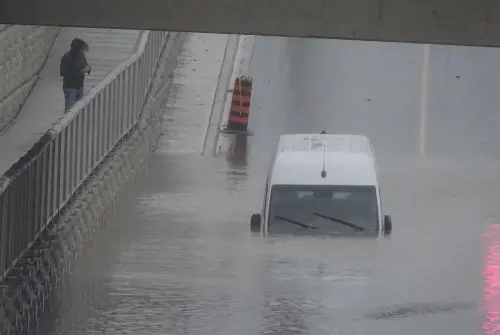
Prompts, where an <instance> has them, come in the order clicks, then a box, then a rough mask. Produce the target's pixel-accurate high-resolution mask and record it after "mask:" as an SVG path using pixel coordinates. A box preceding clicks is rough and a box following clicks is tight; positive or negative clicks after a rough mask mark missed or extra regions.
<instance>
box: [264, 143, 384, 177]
mask: <svg viewBox="0 0 500 335" xmlns="http://www.w3.org/2000/svg"><path fill="white" fill-rule="evenodd" d="M323 162H325V171H326V177H325V178H322V177H321V171H322V170H323ZM270 182H271V184H279V185H360V186H361V185H371V186H378V182H377V173H376V167H375V158H374V150H373V147H372V145H371V143H370V140H369V139H368V138H367V137H366V136H363V135H341V134H326V135H321V134H294V135H282V136H281V137H280V141H279V144H278V152H277V155H276V158H275V162H274V166H273V171H272V178H271V181H270Z"/></svg>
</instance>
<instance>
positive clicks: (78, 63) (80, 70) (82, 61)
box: [59, 38, 91, 112]
mask: <svg viewBox="0 0 500 335" xmlns="http://www.w3.org/2000/svg"><path fill="white" fill-rule="evenodd" d="M88 50H89V46H88V44H87V43H86V42H85V41H84V40H82V39H80V38H74V39H73V40H72V41H71V48H70V50H69V51H68V52H66V53H65V54H64V56H62V58H61V65H60V69H59V72H60V75H61V77H63V92H64V111H65V112H67V111H68V109H70V108H71V106H73V105H74V104H75V103H76V102H77V101H78V100H80V99H81V98H82V97H83V93H84V92H83V87H84V82H85V73H87V74H90V70H91V69H90V66H89V64H88V63H87V59H86V58H85V52H87V51H88Z"/></svg>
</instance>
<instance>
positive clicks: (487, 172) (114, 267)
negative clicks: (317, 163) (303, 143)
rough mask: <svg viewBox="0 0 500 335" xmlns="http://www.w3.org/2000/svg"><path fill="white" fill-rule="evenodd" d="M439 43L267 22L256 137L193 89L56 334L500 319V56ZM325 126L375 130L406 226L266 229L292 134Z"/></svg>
mask: <svg viewBox="0 0 500 335" xmlns="http://www.w3.org/2000/svg"><path fill="white" fill-rule="evenodd" d="M209 49H210V48H209ZM423 50H424V47H423V46H421V45H412V44H405V45H400V44H388V43H374V42H350V41H320V40H302V39H286V38H266V37H258V38H257V40H256V45H255V49H254V55H253V59H252V68H251V71H252V73H251V74H252V75H253V76H254V78H255V82H254V93H253V98H252V99H253V100H252V104H253V105H252V114H251V122H250V128H251V129H252V131H253V133H254V135H253V136H250V137H248V138H239V139H237V140H236V142H235V144H234V146H233V148H232V150H231V151H230V152H229V153H223V154H221V155H219V156H217V157H214V156H213V155H211V154H210V152H208V153H205V154H201V153H200V145H199V143H201V142H202V139H201V137H202V135H200V134H201V133H202V131H200V127H199V124H196V122H197V121H196V122H195V121H192V122H191V123H189V122H188V121H189V120H198V119H197V118H196V117H193V113H194V111H193V110H192V109H190V110H188V109H185V108H184V109H183V108H182V106H180V104H179V103H175V99H176V98H179V97H182V96H186V93H183V92H185V91H183V90H187V89H188V88H189V87H182V86H181V85H179V86H178V87H176V88H177V90H174V93H173V97H172V101H174V102H173V103H171V104H169V107H168V109H167V112H166V118H165V125H164V126H165V134H164V136H163V138H162V139H161V141H160V143H159V147H158V150H157V152H156V154H155V156H154V157H153V159H152V161H151V163H150V166H149V170H148V171H147V173H144V175H143V176H142V177H141V178H140V179H139V180H138V181H137V183H135V184H134V185H133V186H130V187H129V189H128V190H127V191H126V192H125V193H124V194H123V195H122V198H121V199H120V201H119V202H118V203H117V205H116V211H115V213H114V214H113V215H112V217H111V218H110V220H109V222H108V224H107V227H106V228H105V229H104V230H103V231H102V233H101V234H100V235H99V237H98V238H97V239H96V241H95V245H94V247H93V248H92V250H90V251H89V253H88V254H87V255H86V256H85V258H84V259H82V260H81V261H80V263H79V266H78V268H77V269H76V270H75V272H74V274H73V275H72V276H71V278H70V279H69V281H68V287H67V289H66V290H65V291H64V292H62V293H61V296H60V298H59V299H57V300H54V302H53V309H52V311H51V313H49V314H47V316H46V317H45V318H44V319H43V320H42V323H41V329H42V332H41V333H43V334H72V335H78V334H220V335H224V334H228V335H229V334H231V335H235V334H238V335H246V334H248V335H254V334H314V335H320V334H321V335H322V334H343V335H350V334H353V335H354V334H356V335H363V334H370V335H379V334H380V335H382V334H383V335H387V334H407V335H412V334H414V335H417V334H418V335H421V334H450V335H458V334H464V335H465V334H467V335H470V334H485V335H493V334H500V325H499V324H500V320H499V318H500V317H499V315H500V305H499V303H500V294H499V290H500V287H499V286H500V268H499V266H500V265H499V263H500V244H499V237H500V224H499V223H500V206H499V204H500V201H499V199H500V168H499V167H500V161H499V160H498V159H497V156H498V155H499V153H500V131H499V129H500V110H499V106H500V94H499V90H500V68H499V67H498V64H500V53H498V51H497V50H495V49H486V48H465V47H449V46H448V47H441V46H432V47H431V49H430V54H429V55H430V56H429V66H428V69H426V66H425V62H424V61H423V60H424V51H423ZM187 53H188V52H187ZM184 57H187V56H186V54H184ZM200 57H201V56H200ZM214 62H215V61H214ZM181 63H182V61H181ZM185 63H189V62H185ZM186 66H187V65H186ZM181 67H182V66H181ZM186 72H187V71H186ZM422 77H423V78H427V79H426V80H425V83H424V85H422ZM422 90H427V91H428V96H427V98H425V94H424V98H425V99H423V100H425V101H422V98H421V97H422V94H421V93H422ZM181 100H182V99H181ZM201 119H202V120H204V119H205V116H203V117H202V118H201ZM176 120H177V121H176ZM176 123H179V124H182V125H183V128H182V129H183V130H182V132H181V133H179V131H169V129H175V127H176ZM189 124H192V126H189ZM323 129H326V130H327V131H329V132H342V133H359V134H365V135H367V136H368V137H370V139H371V140H372V142H373V145H374V147H375V150H376V153H377V159H378V164H379V174H380V181H381V192H382V197H383V201H384V203H383V205H384V211H385V212H388V213H389V214H391V215H392V219H393V227H394V230H393V234H392V235H391V236H390V238H382V239H366V238H365V239H355V238H348V239H343V238H335V239H332V238H320V237H304V236H302V237H296V238H294V237H291V236H288V237H283V236H282V237H273V238H269V239H267V240H263V239H260V238H258V237H252V236H251V234H250V232H249V219H250V215H251V214H252V213H255V212H258V211H259V209H260V206H261V204H262V194H263V187H264V181H265V174H266V171H267V168H268V166H269V161H270V157H271V155H272V150H273V147H274V145H275V144H276V139H277V136H278V135H279V134H282V133H289V132H315V133H316V132H320V131H321V130H323ZM180 134H181V135H182V136H181V135H180ZM209 137H210V136H209Z"/></svg>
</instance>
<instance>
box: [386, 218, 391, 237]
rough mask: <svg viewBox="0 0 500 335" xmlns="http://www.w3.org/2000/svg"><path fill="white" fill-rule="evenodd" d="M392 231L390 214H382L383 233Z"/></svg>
mask: <svg viewBox="0 0 500 335" xmlns="http://www.w3.org/2000/svg"><path fill="white" fill-rule="evenodd" d="M391 232H392V219H391V216H390V215H384V234H385V235H389V234H390V233H391Z"/></svg>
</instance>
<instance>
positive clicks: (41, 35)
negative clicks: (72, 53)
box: [0, 25, 60, 131]
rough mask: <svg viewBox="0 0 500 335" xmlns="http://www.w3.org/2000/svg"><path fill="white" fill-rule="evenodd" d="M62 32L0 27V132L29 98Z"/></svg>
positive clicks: (50, 28)
mask: <svg viewBox="0 0 500 335" xmlns="http://www.w3.org/2000/svg"><path fill="white" fill-rule="evenodd" d="M59 29H60V28H56V27H35V26H15V25H11V26H7V25H0V83H1V85H0V131H2V129H4V128H5V126H6V125H7V124H9V122H10V121H12V119H13V118H14V117H16V115H17V113H18V112H19V111H20V109H21V106H22V105H23V103H24V101H25V100H26V98H27V97H28V95H29V94H30V92H31V89H32V88H33V85H34V84H35V82H36V79H37V76H38V73H39V72H40V70H41V69H42V67H43V65H44V64H45V61H46V60H47V56H48V54H49V51H50V49H51V48H52V45H53V43H54V41H55V39H56V37H57V34H58V33H59Z"/></svg>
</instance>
